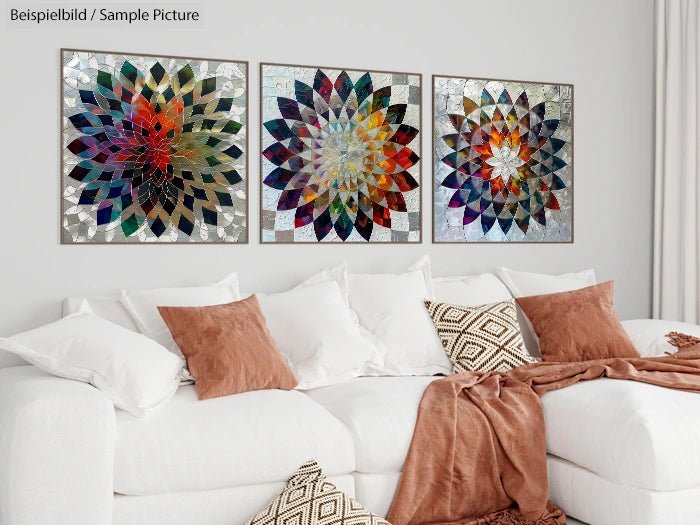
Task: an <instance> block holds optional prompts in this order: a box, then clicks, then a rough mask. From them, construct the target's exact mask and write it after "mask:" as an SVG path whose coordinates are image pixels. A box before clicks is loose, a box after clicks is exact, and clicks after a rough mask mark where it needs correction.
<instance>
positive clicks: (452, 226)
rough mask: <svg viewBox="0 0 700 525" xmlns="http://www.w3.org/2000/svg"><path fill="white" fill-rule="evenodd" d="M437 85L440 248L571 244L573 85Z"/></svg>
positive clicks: (443, 80) (449, 81)
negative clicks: (453, 244) (445, 245)
mask: <svg viewBox="0 0 700 525" xmlns="http://www.w3.org/2000/svg"><path fill="white" fill-rule="evenodd" d="M433 82H434V101H433V103H434V119H435V123H434V136H433V145H434V152H435V157H434V160H435V167H434V168H435V169H434V175H435V180H434V188H435V192H434V228H435V230H434V240H435V242H472V241H487V242H488V241H490V242H571V241H572V239H573V238H572V216H573V207H572V172H573V165H572V160H573V144H572V136H573V115H572V101H573V86H571V85H568V84H534V83H527V82H506V81H497V80H483V79H466V78H453V77H441V76H435V77H433Z"/></svg>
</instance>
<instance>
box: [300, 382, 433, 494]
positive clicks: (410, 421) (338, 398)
mask: <svg viewBox="0 0 700 525" xmlns="http://www.w3.org/2000/svg"><path fill="white" fill-rule="evenodd" d="M436 379H439V377H434V376H433V377H425V376H415V377H358V378H357V379H352V380H350V381H346V382H344V383H340V384H337V385H333V386H329V387H324V388H318V389H315V390H310V391H308V392H307V395H308V396H309V397H310V398H311V399H313V400H314V401H316V402H318V403H320V404H321V405H323V406H324V407H325V408H326V409H328V410H329V411H330V412H331V413H332V414H333V415H334V416H335V417H337V418H338V419H339V420H340V421H342V422H343V423H344V424H345V425H346V426H347V428H348V429H349V430H350V433H351V434H352V438H353V441H354V443H355V454H356V469H357V471H358V472H369V473H372V472H400V471H401V470H402V469H403V462H404V460H405V459H406V454H407V453H408V446H409V444H410V443H411V437H412V436H413V429H414V427H415V425H416V416H417V415H418V405H419V403H420V400H421V398H422V397H423V392H424V391H425V388H426V387H427V386H428V384H429V383H431V382H432V381H434V380H436ZM370 508H371V506H370Z"/></svg>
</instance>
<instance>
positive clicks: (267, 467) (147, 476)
mask: <svg viewBox="0 0 700 525" xmlns="http://www.w3.org/2000/svg"><path fill="white" fill-rule="evenodd" d="M117 431H118V432H117V444H116V451H115V456H114V469H115V472H114V491H115V492H117V493H120V494H133V495H145V494H160V493H166V492H179V491H187V490H210V489H221V488H227V487H235V486H240V485H251V484H260V483H268V482H275V481H285V480H286V479H287V478H288V477H289V475H290V474H291V473H292V472H294V471H295V470H296V469H297V468H299V466H300V465H302V464H303V463H304V462H306V461H307V460H309V459H311V458H314V459H316V460H317V461H318V462H319V463H320V464H321V465H323V467H324V470H325V471H326V472H327V473H328V475H329V476H334V475H338V474H349V473H351V472H352V471H353V470H354V468H355V460H354V455H355V454H354V448H353V443H352V437H351V436H350V434H349V432H348V430H347V429H346V428H345V426H344V425H343V424H342V423H341V422H340V421H338V420H337V419H335V418H334V417H333V416H332V415H331V414H330V413H328V411H327V410H325V409H324V408H323V407H322V406H320V405H318V404H317V403H314V402H313V401H312V400H311V399H309V398H308V397H307V396H306V395H305V394H303V393H302V392H299V391H282V390H260V391H256V392H245V393H242V394H236V395H233V396H226V397H219V398H214V399H207V400H205V401H199V400H198V399H197V394H196V393H195V390H194V386H186V387H181V388H180V389H178V392H177V393H176V394H175V396H174V397H173V398H172V399H171V400H170V402H169V403H168V404H167V405H166V406H164V407H163V408H162V409H160V410H158V411H157V412H155V413H154V414H153V415H152V416H151V417H149V418H147V419H138V418H134V417H133V416H131V415H130V414H128V413H126V412H122V411H119V412H118V413H117Z"/></svg>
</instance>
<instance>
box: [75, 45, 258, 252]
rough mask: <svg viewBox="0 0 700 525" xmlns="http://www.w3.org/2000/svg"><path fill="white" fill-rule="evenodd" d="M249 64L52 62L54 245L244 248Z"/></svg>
mask: <svg viewBox="0 0 700 525" xmlns="http://www.w3.org/2000/svg"><path fill="white" fill-rule="evenodd" d="M247 95H248V93H247V63H246V62H228V61H218V60H206V59H189V58H181V57H152V56H142V55H123V54H119V53H108V52H96V51H81V50H63V51H62V99H63V118H62V131H63V133H62V137H63V138H62V141H63V154H62V157H63V162H62V164H63V168H62V169H63V171H62V181H63V185H62V199H63V206H62V242H64V243H144V242H165V243H189V242H200V243H201V242H207V243H214V242H217V243H222V242H247V216H246V215H247V208H248V206H247V200H246V199H247V182H246V171H247V170H246V167H247V161H246V149H247V148H246V144H247V140H246V135H247V125H246V124H247Z"/></svg>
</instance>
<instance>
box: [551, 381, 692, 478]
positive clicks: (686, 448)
mask: <svg viewBox="0 0 700 525" xmlns="http://www.w3.org/2000/svg"><path fill="white" fill-rule="evenodd" d="M542 407H543V410H544V417H545V424H546V432H547V450H548V452H549V453H550V454H553V455H555V456H558V457H560V458H563V459H565V460H568V461H570V462H572V463H575V464H577V465H579V466H581V467H584V468H585V469H588V470H590V471H592V472H594V473H596V474H598V475H599V476H601V477H603V478H605V479H607V480H609V481H612V482H614V483H619V484H623V485H629V486H633V487H638V488H642V489H648V490H681V489H687V488H691V487H698V486H700V394H697V393H690V392H681V391H678V390H671V389H668V388H662V387H659V386H654V385H648V384H645V383H639V382H635V381H621V380H616V379H597V380H595V381H585V382H581V383H577V384H575V385H572V386H569V387H567V388H564V389H561V390H557V391H553V392H549V393H547V394H545V395H544V396H542Z"/></svg>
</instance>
